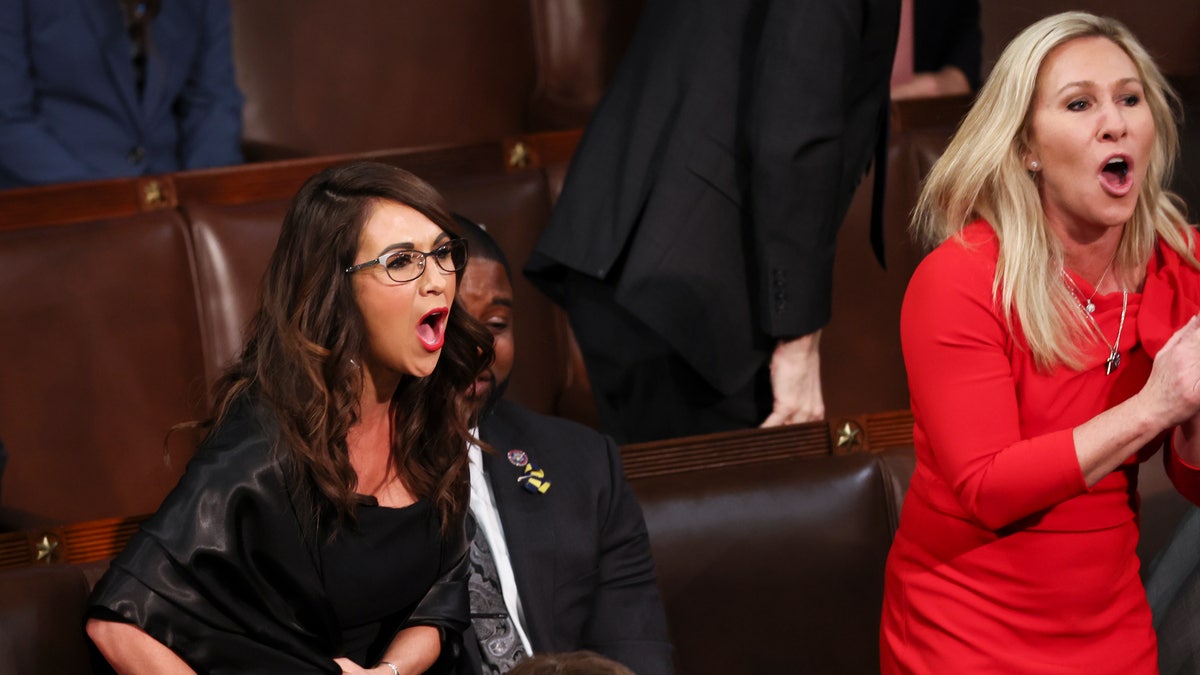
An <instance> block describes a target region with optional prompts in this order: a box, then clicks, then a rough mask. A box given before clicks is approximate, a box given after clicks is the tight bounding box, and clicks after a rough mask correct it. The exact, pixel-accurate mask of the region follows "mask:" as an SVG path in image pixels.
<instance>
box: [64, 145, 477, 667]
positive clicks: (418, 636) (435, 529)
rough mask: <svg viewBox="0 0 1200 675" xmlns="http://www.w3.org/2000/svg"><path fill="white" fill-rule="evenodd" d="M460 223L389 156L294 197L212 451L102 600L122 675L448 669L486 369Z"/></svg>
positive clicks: (95, 602) (136, 542)
mask: <svg viewBox="0 0 1200 675" xmlns="http://www.w3.org/2000/svg"><path fill="white" fill-rule="evenodd" d="M455 230H456V228H455V225H454V221H453V220H452V219H451V218H450V216H449V215H447V213H446V211H445V209H444V207H443V205H442V200H441V197H440V196H439V195H438V194H437V192H435V191H434V190H433V188H431V187H430V186H429V185H427V184H426V183H424V182H422V181H421V180H420V179H418V178H416V177H415V176H413V175H411V174H409V173H407V172H405V171H402V170H400V169H397V168H394V167H390V166H386V165H383V164H377V163H371V162H359V163H354V164H349V165H345V166H341V167H335V168H331V169H328V170H326V171H324V172H322V173H320V174H318V175H316V176H314V177H312V178H310V179H309V180H308V182H306V183H305V184H304V186H303V187H302V188H301V189H300V191H299V193H298V194H297V195H296V197H295V199H294V200H293V202H292V205H291V208H290V210H289V212H288V214H287V216H286V218H285V219H284V222H283V229H282V232H281V233H280V236H279V242H278V244H277V245H276V248H275V252H274V254H273V255H272V257H271V261H270V263H269V265H268V268H267V271H266V274H265V277H264V279H263V285H262V302H261V306H260V307H259V309H258V312H257V314H256V315H255V317H254V319H253V321H252V322H251V324H250V326H249V335H248V337H247V340H246V343H245V346H244V348H243V351H242V353H241V354H240V355H239V357H238V358H237V359H236V360H235V361H234V363H233V364H232V365H231V366H230V367H229V369H228V371H227V372H226V374H225V375H224V377H223V378H222V379H221V380H220V381H219V382H218V383H217V384H216V386H215V395H214V401H215V406H214V410H213V414H212V416H211V419H210V420H209V422H208V423H207V424H208V425H209V427H210V428H209V431H208V436H207V438H206V440H205V442H204V443H203V444H202V445H201V447H200V449H199V450H198V451H197V454H196V457H195V458H194V459H193V460H192V462H191V463H190V464H189V466H188V468H187V471H186V472H185V475H184V476H183V478H182V479H181V480H180V482H179V485H178V486H176V488H175V489H174V491H172V493H171V494H170V495H169V496H168V497H167V499H166V500H165V501H164V502H163V505H162V506H161V507H160V508H159V510H158V512H157V514H155V516H154V517H153V518H152V519H151V520H149V521H148V522H147V523H146V524H145V525H144V526H143V527H142V530H141V532H139V533H138V534H137V535H136V536H135V537H134V538H133V540H131V541H130V543H129V545H128V547H127V548H126V549H125V551H124V552H123V553H122V554H121V555H120V556H119V557H117V558H116V559H115V560H114V561H113V563H112V566H111V568H110V569H109V571H108V573H107V574H106V575H105V577H104V578H103V579H102V580H101V581H100V583H99V584H98V585H97V588H96V590H95V592H94V595H93V597H92V605H91V609H90V615H91V619H90V620H89V622H88V633H89V635H91V637H92V639H93V640H94V641H95V643H96V645H97V646H98V647H99V649H100V651H101V653H102V654H103V655H104V656H105V657H106V658H107V659H108V660H109V661H110V663H112V664H113V665H114V666H116V667H117V669H118V670H119V671H121V672H154V673H162V672H191V671H199V672H210V673H221V672H230V673H233V672H239V673H244V672H255V673H266V672H271V673H274V672H280V673H285V672H286V673H289V674H290V673H300V672H328V673H338V672H378V673H385V674H386V675H397V674H398V673H421V672H426V671H427V670H429V669H431V668H433V670H434V671H435V672H440V669H441V668H443V667H444V668H450V667H451V666H452V663H451V662H452V661H453V658H454V654H455V652H456V651H457V638H458V636H459V633H460V632H461V630H462V629H463V628H465V626H466V623H467V620H468V609H467V595H466V585H465V581H464V580H465V574H466V570H467V568H466V566H465V561H466V557H465V553H466V550H467V548H466V541H465V536H464V530H463V516H464V513H465V509H466V508H467V503H468V489H469V488H468V473H467V455H466V447H467V441H468V435H469V432H468V430H467V427H466V419H467V414H466V404H465V402H464V398H463V394H462V392H464V391H466V390H468V389H469V388H470V387H469V385H470V384H471V383H472V382H474V380H475V377H476V375H477V373H479V372H480V371H481V370H482V369H483V368H484V367H485V366H486V364H487V363H488V362H489V361H490V359H491V358H492V348H491V337H490V335H489V334H488V333H487V332H486V331H485V330H484V329H483V328H482V327H481V326H480V325H479V324H478V323H476V322H475V321H474V320H473V319H471V318H470V317H469V316H468V315H467V314H466V313H465V312H463V311H462V310H461V309H460V308H459V307H458V306H457V305H456V304H455V303H454V298H455V291H456V288H457V282H458V279H459V275H460V274H461V272H462V270H463V268H464V267H465V265H466V244H465V241H464V240H462V239H460V238H458V237H457V236H456V234H454V233H455ZM435 662H436V664H437V667H435ZM364 666H374V668H371V669H370V671H366V670H365V669H364Z"/></svg>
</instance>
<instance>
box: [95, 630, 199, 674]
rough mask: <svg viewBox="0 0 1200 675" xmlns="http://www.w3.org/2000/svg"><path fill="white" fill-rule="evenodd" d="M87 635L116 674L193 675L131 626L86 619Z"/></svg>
mask: <svg viewBox="0 0 1200 675" xmlns="http://www.w3.org/2000/svg"><path fill="white" fill-rule="evenodd" d="M87 634H88V637H90V638H91V639H92V642H94V643H96V648H97V649H99V650H100V653H101V654H103V655H104V658H105V659H106V660H107V661H108V663H109V665H111V666H112V667H113V670H115V671H117V673H118V674H119V675H126V674H130V675H135V674H137V673H146V674H147V675H195V671H194V670H192V669H191V668H190V667H188V665H187V664H186V663H184V661H183V659H181V658H179V655H178V654H176V653H175V652H173V651H171V650H170V649H168V648H167V646H166V645H164V644H163V643H161V642H159V641H158V640H155V639H154V638H153V637H150V636H149V635H147V634H146V632H145V631H143V630H142V629H140V628H138V627H137V626H134V625H132V624H128V623H121V622H119V621H105V620H102V619H88V622H87Z"/></svg>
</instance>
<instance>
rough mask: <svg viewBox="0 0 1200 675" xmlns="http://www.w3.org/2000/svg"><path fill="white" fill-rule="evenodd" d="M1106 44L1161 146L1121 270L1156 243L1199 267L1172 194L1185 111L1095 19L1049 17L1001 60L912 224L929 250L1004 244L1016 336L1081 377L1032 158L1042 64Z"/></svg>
mask: <svg viewBox="0 0 1200 675" xmlns="http://www.w3.org/2000/svg"><path fill="white" fill-rule="evenodd" d="M1084 37H1103V38H1106V39H1108V40H1111V41H1112V42H1113V43H1114V44H1116V45H1117V46H1118V47H1120V48H1121V49H1122V50H1124V52H1125V53H1126V54H1127V55H1128V56H1129V58H1130V59H1131V60H1132V61H1133V64H1134V66H1135V67H1136V68H1137V71H1138V76H1139V77H1140V78H1141V81H1142V85H1143V87H1144V91H1145V100H1146V103H1147V105H1149V107H1150V111H1151V115H1152V117H1153V120H1154V129H1155V141H1154V148H1153V150H1152V152H1151V155H1150V162H1149V166H1148V167H1147V171H1146V179H1145V183H1144V184H1143V185H1142V187H1141V194H1140V196H1139V197H1138V201H1137V206H1136V208H1135V210H1134V213H1133V217H1131V218H1130V220H1129V222H1128V223H1127V224H1126V226H1125V230H1124V233H1123V235H1122V237H1121V242H1120V244H1119V246H1118V249H1117V256H1116V261H1115V268H1116V271H1117V274H1119V275H1120V276H1122V277H1124V276H1128V275H1129V273H1130V272H1131V271H1133V270H1136V269H1138V268H1140V267H1142V266H1144V265H1145V264H1146V261H1147V260H1148V259H1149V256H1150V253H1151V251H1152V250H1153V248H1154V243H1155V237H1156V236H1158V237H1162V239H1163V241H1165V242H1166V243H1167V245H1168V246H1170V247H1171V248H1172V249H1174V250H1175V251H1177V252H1178V253H1179V254H1180V255H1181V256H1183V257H1184V258H1185V259H1186V260H1188V261H1189V262H1190V263H1191V264H1192V265H1194V266H1196V267H1200V263H1198V262H1197V261H1196V259H1195V257H1194V256H1193V255H1192V253H1191V250H1190V244H1189V242H1190V235H1189V229H1190V228H1189V227H1188V225H1187V220H1186V217H1185V216H1184V212H1183V209H1182V202H1181V201H1180V200H1179V198H1178V197H1176V196H1175V195H1173V194H1171V193H1170V192H1168V191H1167V190H1166V188H1165V187H1164V186H1165V185H1166V183H1167V182H1168V181H1169V180H1170V177H1171V173H1172V171H1173V168H1174V164H1175V158H1176V156H1177V155H1178V153H1179V131H1178V129H1177V124H1178V119H1179V113H1178V110H1179V99H1178V96H1177V95H1176V94H1175V92H1174V90H1173V89H1172V88H1171V86H1170V85H1169V84H1168V83H1167V81H1166V79H1165V78H1164V77H1163V75H1162V73H1161V72H1159V70H1158V68H1157V67H1156V66H1155V65H1154V61H1153V60H1152V59H1151V58H1150V56H1149V54H1147V53H1146V50H1145V48H1143V47H1142V45H1141V44H1140V43H1139V42H1138V41H1137V39H1136V38H1135V37H1134V36H1133V34H1132V33H1130V32H1129V29H1127V28H1125V26H1123V25H1122V24H1121V23H1120V22H1118V21H1116V20H1114V19H1110V18H1105V17H1098V16H1095V15H1093V14H1089V13H1086V12H1064V13H1062V14H1056V15H1053V16H1049V17H1046V18H1044V19H1042V20H1040V21H1038V22H1037V23H1035V24H1033V25H1031V26H1029V27H1028V28H1026V29H1025V30H1023V31H1021V34H1020V35H1018V36H1017V37H1016V38H1014V39H1013V41H1012V42H1010V43H1009V44H1008V46H1007V47H1006V48H1005V49H1004V52H1003V53H1002V54H1001V55H1000V59H999V61H997V63H996V66H995V68H993V70H992V72H991V75H990V76H989V77H988V80H987V83H986V84H984V86H983V88H982V89H981V90H980V92H979V96H978V98H977V99H976V101H975V103H974V105H973V106H972V107H971V110H970V112H969V113H967V115H966V117H965V118H964V119H963V121H962V124H961V125H960V126H959V128H958V131H957V132H956V133H955V135H954V138H953V139H951V141H950V144H949V146H948V147H947V148H946V152H945V153H943V154H942V156H941V158H940V159H939V160H938V161H937V162H936V163H935V164H934V165H933V168H932V169H931V170H930V173H929V176H928V177H927V178H926V181H925V186H924V189H923V190H922V192H921V197H920V199H919V201H918V202H917V207H916V209H915V212H914V217H913V224H912V232H913V236H914V237H915V238H917V239H918V240H919V241H921V242H922V243H924V244H925V245H927V246H929V247H930V248H932V247H934V246H937V245H938V244H940V243H942V242H943V241H945V240H946V239H948V238H950V237H952V236H954V235H956V234H957V233H959V232H960V231H961V230H962V228H963V227H964V226H965V225H967V224H968V223H970V222H972V221H974V220H976V219H978V218H983V219H985V220H987V221H988V223H990V224H991V226H992V228H993V229H994V230H995V232H996V236H997V238H998V239H999V244H1000V256H999V260H998V261H997V264H996V277H995V280H994V282H993V287H992V289H993V294H994V296H995V298H996V299H997V300H998V301H999V303H1000V308H1001V310H1002V312H1003V314H1004V316H1005V317H1006V319H1007V320H1008V322H1009V329H1010V330H1012V329H1013V325H1012V321H1013V317H1014V315H1015V317H1016V318H1017V319H1018V320H1019V322H1020V325H1021V329H1022V331H1023V333H1024V336H1025V339H1026V342H1027V343H1028V344H1029V348H1030V351H1031V352H1032V354H1033V357H1034V361H1035V363H1037V365H1038V367H1039V368H1042V369H1045V370H1048V369H1050V368H1051V367H1053V366H1055V365H1057V364H1063V365H1066V366H1068V367H1071V368H1076V369H1077V368H1079V367H1081V366H1082V355H1081V353H1080V349H1079V347H1078V338H1079V337H1080V336H1081V335H1086V334H1088V333H1089V332H1091V333H1092V335H1093V337H1094V338H1095V339H1100V338H1099V336H1098V335H1095V334H1094V330H1095V329H1094V328H1090V327H1088V326H1086V325H1085V324H1084V322H1083V320H1082V317H1081V316H1080V314H1079V310H1078V309H1077V308H1076V307H1075V302H1074V300H1073V299H1072V298H1071V296H1070V294H1069V292H1068V290H1067V288H1066V286H1065V284H1064V283H1063V281H1062V277H1061V270H1062V265H1063V257H1062V250H1061V247H1060V246H1059V243H1058V241H1057V239H1056V238H1055V237H1054V235H1052V234H1051V233H1050V230H1049V228H1048V226H1047V222H1046V215H1045V213H1044V212H1043V210H1042V205H1041V200H1040V198H1039V196H1038V190H1037V185H1036V183H1035V182H1034V181H1033V180H1030V177H1029V175H1028V174H1027V172H1026V169H1025V166H1024V161H1023V158H1024V156H1025V154H1026V152H1027V151H1028V150H1029V138H1030V123H1031V118H1032V109H1033V103H1034V99H1035V98H1036V96H1037V80H1038V74H1039V72H1040V70H1041V67H1042V64H1043V63H1044V62H1045V60H1046V58H1047V56H1049V54H1050V53H1051V52H1052V51H1053V50H1054V49H1055V48H1057V47H1058V46H1060V45H1062V44H1064V43H1066V42H1069V41H1071V40H1076V39H1079V38H1084Z"/></svg>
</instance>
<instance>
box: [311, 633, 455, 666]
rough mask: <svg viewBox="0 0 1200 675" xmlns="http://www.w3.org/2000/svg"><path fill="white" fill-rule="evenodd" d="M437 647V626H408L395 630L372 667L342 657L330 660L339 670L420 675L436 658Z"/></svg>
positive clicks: (439, 639)
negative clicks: (384, 649) (393, 635)
mask: <svg viewBox="0 0 1200 675" xmlns="http://www.w3.org/2000/svg"><path fill="white" fill-rule="evenodd" d="M441 650H442V638H441V636H440V634H439V631H438V629H436V628H434V627H433V626H411V627H409V628H405V629H403V630H401V631H400V632H399V633H396V637H395V638H393V639H392V643H391V644H390V645H388V648H387V651H386V652H384V654H383V658H382V659H380V660H379V663H378V664H377V665H376V666H375V667H373V668H363V667H362V666H359V665H358V664H357V663H355V662H353V661H351V660H350V659H347V658H344V657H343V658H338V659H334V662H335V663H337V664H338V665H339V666H341V667H342V672H343V673H378V674H379V675H397V674H399V675H420V674H421V673H424V672H425V671H427V670H429V667H430V666H432V665H433V664H434V662H436V661H437V658H438V654H440V653H441ZM385 662H386V663H385ZM389 663H390V664H391V665H390V666H389V665H388V664H389ZM393 667H395V670H393V669H392V668H393Z"/></svg>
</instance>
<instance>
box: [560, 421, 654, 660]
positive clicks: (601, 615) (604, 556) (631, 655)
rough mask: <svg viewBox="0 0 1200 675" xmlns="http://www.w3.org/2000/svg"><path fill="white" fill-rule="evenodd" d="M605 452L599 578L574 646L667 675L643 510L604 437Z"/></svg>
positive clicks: (613, 447) (612, 445)
mask: <svg viewBox="0 0 1200 675" xmlns="http://www.w3.org/2000/svg"><path fill="white" fill-rule="evenodd" d="M604 450H605V452H606V456H607V468H608V474H607V480H606V481H605V482H606V484H607V489H606V490H605V494H607V496H608V499H607V500H606V501H604V502H602V503H601V508H602V512H601V514H600V518H599V520H598V523H599V527H600V532H599V533H598V534H599V540H598V541H599V546H598V553H599V557H598V559H597V565H596V566H597V570H598V580H597V584H596V594H595V599H594V601H593V605H592V607H593V609H592V616H591V618H590V620H589V621H588V622H587V628H586V629H585V630H586V632H585V635H584V644H582V645H579V648H581V649H590V650H592V651H595V652H597V653H600V654H603V655H604V656H607V657H608V658H610V659H614V660H616V661H619V662H621V663H623V664H625V665H626V666H628V667H629V668H630V669H632V670H633V671H634V672H636V673H638V675H672V673H673V672H674V666H673V663H672V656H671V654H672V647H671V640H670V636H669V635H668V633H667V622H666V613H665V611H664V610H663V606H662V599H661V597H660V596H659V592H658V582H657V578H656V576H655V572H654V558H653V555H652V554H651V552H650V537H649V535H648V534H647V532H646V523H645V520H644V518H643V517H642V509H641V506H639V505H638V502H637V498H636V497H635V496H634V494H633V490H632V488H630V486H629V481H627V480H626V479H625V472H624V469H623V468H622V465H621V455H620V451H619V450H618V449H617V446H616V444H615V443H614V442H613V441H612V439H610V438H608V437H605V446H604ZM597 473H599V472H597Z"/></svg>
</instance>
